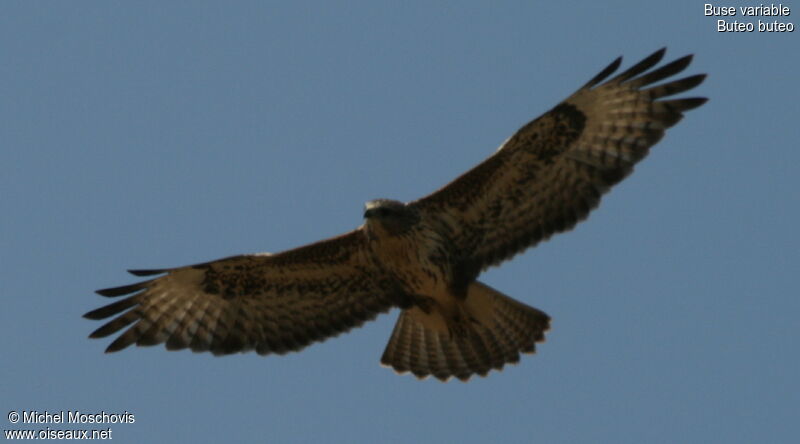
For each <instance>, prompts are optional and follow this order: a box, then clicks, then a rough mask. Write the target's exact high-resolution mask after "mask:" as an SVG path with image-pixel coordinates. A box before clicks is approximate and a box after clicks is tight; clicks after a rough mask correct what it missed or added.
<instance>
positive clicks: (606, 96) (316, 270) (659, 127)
mask: <svg viewBox="0 0 800 444" xmlns="http://www.w3.org/2000/svg"><path fill="white" fill-rule="evenodd" d="M664 52H665V49H661V50H659V51H657V52H655V53H654V54H652V55H650V56H649V57H647V58H645V59H644V60H642V61H641V62H639V63H637V64H636V65H634V66H633V67H631V68H629V69H628V70H627V71H625V72H623V73H621V74H619V75H617V76H616V77H613V78H611V79H610V80H608V81H606V82H604V83H601V82H603V81H604V80H605V79H606V78H607V77H609V76H610V75H611V74H612V73H613V72H614V71H616V70H617V68H618V67H619V66H620V62H621V58H618V59H617V60H615V61H614V62H613V63H611V65H609V66H608V67H607V68H605V69H604V70H603V71H602V72H600V73H599V74H598V75H596V76H595V77H594V78H592V79H591V80H590V81H589V82H588V83H587V84H586V85H584V86H583V87H582V88H580V89H579V90H578V91H577V92H575V93H574V94H572V95H571V96H570V97H569V98H567V99H566V100H565V101H563V102H561V103H560V104H558V105H557V106H556V107H555V108H553V109H551V110H550V111H548V112H547V113H545V114H544V115H542V116H541V117H539V118H537V119H536V120H534V121H532V122H530V123H528V124H527V125H525V126H523V127H522V128H521V129H520V130H519V131H517V133H516V134H514V135H513V136H512V137H511V138H510V139H508V140H507V141H506V142H505V143H504V144H503V145H502V146H501V147H500V149H498V150H497V151H496V152H495V153H494V154H493V155H492V156H490V157H489V158H488V159H486V160H485V161H484V162H482V163H481V164H479V165H477V166H476V167H474V168H473V169H472V170H470V171H469V172H467V173H465V174H464V175H462V176H461V177H459V178H457V179H456V180H455V181H453V182H452V183H450V184H449V185H447V186H445V187H444V188H442V189H440V190H438V191H436V192H435V193H433V194H431V195H429V196H427V197H424V198H422V199H419V200H416V201H413V202H409V203H402V202H398V201H394V200H388V199H378V200H373V201H370V202H367V204H366V208H365V212H364V218H365V222H364V224H363V225H361V226H360V227H358V228H356V229H355V230H353V231H351V232H349V233H347V234H344V235H341V236H338V237H334V238H331V239H328V240H323V241H320V242H317V243H314V244H310V245H307V246H304V247H300V248H297V249H293V250H288V251H284V252H282V253H278V254H249V255H241V256H234V257H229V258H226V259H220V260H216V261H212V262H206V263H202V264H197V265H191V266H186V267H178V268H169V269H161V270H131V271H130V272H131V273H132V274H134V275H136V276H155V275H161V276H159V277H154V278H152V279H150V280H147V281H144V282H140V283H136V284H133V285H126V286H123V287H116V288H109V289H105V290H99V291H98V292H97V293H99V294H100V295H103V296H108V297H117V296H124V295H128V296H127V297H126V298H124V299H121V300H119V301H117V302H114V303H112V304H110V305H106V306H104V307H101V308H98V309H96V310H93V311H90V312H89V313H86V315H84V316H85V317H86V318H89V319H105V318H109V317H114V316H115V317H114V318H113V319H112V320H110V321H109V322H108V323H106V324H105V325H103V326H102V327H100V328H98V329H97V330H95V331H94V332H93V333H92V334H91V335H90V337H92V338H101V337H105V336H108V335H111V334H113V333H116V332H118V331H120V330H122V329H125V328H126V327H127V330H125V332H124V333H122V334H121V335H120V336H119V337H117V338H116V339H115V340H114V341H113V342H112V343H111V344H110V345H109V346H108V348H107V349H106V351H107V352H114V351H117V350H121V349H123V348H125V347H128V346H129V345H131V344H136V345H154V344H160V343H165V344H166V348H167V349H169V350H176V349H184V348H190V349H192V350H193V351H196V352H200V351H210V352H212V353H214V354H215V355H225V354H230V353H236V352H245V351H251V350H255V351H256V352H257V353H259V354H262V355H267V354H270V353H277V354H284V353H287V352H290V351H298V350H301V349H302V348H304V347H305V346H307V345H309V344H310V343H312V342H314V341H323V340H325V339H326V338H328V337H330V336H335V335H337V334H339V333H342V332H345V331H348V330H350V329H351V328H353V327H357V326H360V325H361V324H363V323H364V322H365V321H368V320H371V319H373V318H375V316H376V315H377V314H378V313H382V312H386V311H388V310H389V309H391V308H392V307H399V308H400V309H401V312H400V317H399V319H398V320H397V325H396V326H395V328H394V331H393V332H392V336H391V338H390V339H389V344H388V345H387V347H386V350H385V351H384V353H383V357H382V358H381V362H382V363H383V364H385V365H387V366H391V367H393V368H394V369H395V370H396V371H398V372H400V373H403V372H407V371H410V372H411V373H413V374H414V375H416V376H417V377H420V378H424V377H426V376H429V375H433V376H435V377H436V378H438V379H441V380H447V379H448V378H450V377H451V376H456V377H457V378H459V379H461V380H467V379H469V377H470V376H471V375H473V374H475V373H477V374H479V375H481V376H485V375H486V374H487V373H488V372H489V371H490V370H491V369H501V368H502V367H503V365H504V364H505V363H507V362H512V363H513V362H517V361H519V353H520V352H523V353H525V352H528V353H532V352H534V351H535V345H536V343H537V342H540V341H543V340H544V332H545V331H546V330H547V329H548V327H549V324H550V317H549V316H547V315H546V314H545V313H543V312H542V311H540V310H537V309H535V308H533V307H530V306H528V305H525V304H523V303H522V302H518V301H516V300H514V299H512V298H510V297H508V296H506V295H504V294H502V293H500V292H499V291H497V290H495V289H493V288H491V287H489V286H487V285H485V284H483V283H481V282H478V281H477V280H476V278H477V277H478V275H479V274H480V273H481V272H482V271H483V270H485V269H486V268H488V267H490V266H492V265H497V264H499V263H501V262H503V261H505V260H507V259H509V258H511V257H512V256H514V255H515V254H517V253H520V252H521V251H523V250H525V249H526V248H528V247H531V246H533V245H535V244H537V243H538V242H539V241H542V240H545V239H547V238H549V237H550V236H552V235H553V234H555V233H559V232H562V231H566V230H569V229H571V228H572V227H573V226H574V225H575V224H576V223H577V222H578V221H580V220H583V219H584V218H586V217H587V215H588V214H589V212H590V211H591V210H592V209H593V208H594V207H596V206H597V205H598V203H599V202H600V197H601V196H602V195H603V193H605V192H606V191H607V190H608V189H609V188H610V187H611V186H612V185H614V184H616V183H617V182H619V181H621V180H622V179H623V178H624V177H625V176H627V175H628V174H629V173H630V172H631V171H632V169H633V165H634V164H635V163H636V162H638V161H640V160H641V159H642V158H643V157H644V156H645V155H647V153H648V150H649V148H650V147H651V146H653V144H655V143H656V142H657V141H658V140H659V139H661V137H662V136H663V135H664V131H665V130H666V129H667V128H669V127H671V126H672V125H674V124H676V123H677V122H678V121H679V120H680V119H681V117H682V116H683V112H684V111H687V110H690V109H693V108H697V107H698V106H700V105H702V104H703V103H704V102H705V101H706V99H705V98H678V99H674V98H673V99H666V100H665V99H664V98H665V97H668V96H671V95H673V94H677V93H681V92H684V91H687V90H689V89H692V88H694V87H695V86H697V85H698V84H700V83H701V82H702V81H703V79H704V78H705V75H702V74H700V75H693V76H689V77H685V78H682V79H679V80H670V81H668V82H665V83H661V84H658V85H653V84H654V83H656V82H659V81H661V80H664V79H666V78H668V77H670V76H673V75H675V74H677V73H679V72H681V71H683V70H684V69H685V68H686V67H687V66H688V65H689V63H690V61H691V58H692V57H691V56H685V57H682V58H680V59H678V60H675V61H673V62H671V63H669V64H666V65H664V66H661V67H660V68H657V69H653V70H650V69H651V68H653V67H654V66H655V65H656V64H657V63H658V62H659V61H660V60H661V58H662V57H663V55H664Z"/></svg>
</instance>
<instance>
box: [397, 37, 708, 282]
mask: <svg viewBox="0 0 800 444" xmlns="http://www.w3.org/2000/svg"><path fill="white" fill-rule="evenodd" d="M664 53H665V49H661V50H659V51H656V52H655V53H653V54H652V55H650V56H648V57H647V58H645V59H644V60H642V61H641V62H639V63H637V64H635V65H634V66H632V67H630V68H628V69H627V70H625V71H624V72H622V73H621V74H619V75H617V76H616V77H613V78H612V79H610V80H608V81H606V82H605V83H601V82H603V81H604V80H605V79H606V78H607V77H609V76H610V75H612V74H613V72H614V71H615V70H616V69H617V68H619V66H620V61H621V59H617V60H615V61H614V62H613V63H612V64H611V65H609V66H608V67H606V68H605V69H604V70H603V71H601V72H600V73H599V74H598V75H596V76H595V77H593V78H592V80H590V81H589V82H588V83H587V84H586V85H585V86H584V87H582V88H581V89H579V90H578V91H577V92H575V93H574V94H573V95H571V96H570V97H569V98H567V99H566V100H565V101H563V102H562V103H560V104H559V105H557V106H556V107H555V108H553V109H551V110H550V111H549V112H547V113H545V114H544V115H542V116H540V117H539V118H537V119H536V120H534V121H532V122H530V123H528V124H527V125H525V126H523V127H522V128H521V129H520V130H519V131H517V133H516V134H514V135H513V136H512V137H511V138H510V139H509V140H508V141H507V142H506V143H505V144H504V145H503V146H502V147H501V148H500V149H499V150H498V151H497V152H495V153H494V154H493V155H492V156H491V157H489V158H488V159H487V160H485V161H484V162H482V163H481V164H479V165H477V166H476V167H475V168H473V169H472V170H470V171H469V172H467V173H465V174H464V175H462V176H460V177H459V178H457V179H456V180H455V181H453V182H451V183H450V184H449V185H447V186H445V187H444V188H442V189H440V190H438V191H437V192H435V193H433V194H431V195H429V196H427V197H424V198H422V199H420V200H417V201H415V202H412V203H411V204H410V205H413V206H415V207H416V208H417V209H418V210H419V211H420V212H421V214H423V215H424V216H425V217H429V218H430V219H431V220H436V221H437V222H438V223H439V225H440V227H441V230H442V231H443V232H446V233H449V235H450V241H451V242H452V249H453V251H454V252H455V254H456V255H458V257H460V260H461V262H462V264H461V267H462V268H463V274H464V275H465V276H464V279H465V280H467V281H468V280H470V279H471V278H474V277H475V276H476V275H477V274H478V273H479V272H480V271H481V270H483V269H485V268H486V267H488V266H491V265H495V264H497V263H499V262H501V261H503V260H506V259H508V258H510V257H512V256H513V255H515V254H517V253H519V252H521V251H522V250H524V249H526V248H528V247H530V246H532V245H535V244H536V243H538V242H540V241H542V240H545V239H547V238H549V237H550V236H552V235H553V234H555V233H559V232H562V231H565V230H568V229H571V228H572V227H573V226H574V225H575V224H576V223H578V222H579V221H581V220H583V219H585V218H586V217H587V216H588V214H589V212H590V211H591V210H592V209H593V208H595V207H596V206H597V205H598V204H599V202H600V198H601V196H602V194H603V193H605V192H606V191H608V189H609V188H610V187H611V186H613V185H614V184H616V183H618V182H619V181H621V180H622V179H623V178H625V177H626V176H627V175H628V174H630V172H631V171H632V169H633V166H634V164H636V163H637V162H638V161H640V160H641V159H642V158H644V157H645V156H646V155H647V153H648V151H649V148H650V147H651V146H652V145H653V144H655V143H656V142H658V141H659V140H660V139H661V137H662V136H663V135H664V131H665V130H666V129H667V128H669V127H671V126H672V125H674V124H676V123H677V122H678V121H679V120H680V119H681V117H682V116H683V112H684V111H688V110H691V109H693V108H696V107H698V106H700V105H702V104H703V103H705V102H706V99H705V98H679V99H670V100H657V99H662V98H664V97H668V96H670V95H673V94H677V93H681V92H684V91H687V90H689V89H692V88H694V87H695V86H697V85H699V84H700V83H701V82H702V81H703V79H704V78H705V75H703V74H700V75H693V76H689V77H686V78H682V79H678V80H671V81H668V82H667V83H662V84H659V85H655V86H651V85H653V83H655V82H658V81H661V80H665V79H667V78H669V77H670V76H673V75H675V74H678V73H680V72H682V71H683V70H684V69H685V68H686V67H687V66H688V65H689V63H690V62H691V59H692V56H685V57H682V58H679V59H677V60H675V61H673V62H670V63H668V64H666V65H663V66H662V67H660V68H657V69H654V70H652V71H649V72H648V70H650V69H651V68H653V67H654V66H656V65H657V64H658V62H659V61H661V59H662V58H663V56H664ZM645 87H649V88H647V89H645Z"/></svg>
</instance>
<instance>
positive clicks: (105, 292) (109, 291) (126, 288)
mask: <svg viewBox="0 0 800 444" xmlns="http://www.w3.org/2000/svg"><path fill="white" fill-rule="evenodd" d="M146 285H147V282H139V283H138V284H131V285H123V286H121V287H112V288H103V289H102V290H96V291H95V293H97V294H99V295H100V296H105V297H108V298H113V297H115V296H123V295H126V294H130V293H133V292H134V291H139V290H142V289H144V288H145V286H146Z"/></svg>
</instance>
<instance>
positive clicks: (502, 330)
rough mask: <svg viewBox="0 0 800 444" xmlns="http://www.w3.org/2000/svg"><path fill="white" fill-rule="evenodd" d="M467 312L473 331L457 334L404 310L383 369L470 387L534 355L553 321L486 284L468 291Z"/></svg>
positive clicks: (436, 317) (435, 316)
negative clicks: (477, 377) (466, 383)
mask: <svg viewBox="0 0 800 444" xmlns="http://www.w3.org/2000/svg"><path fill="white" fill-rule="evenodd" d="M463 311H464V312H465V314H466V315H467V316H468V317H469V319H468V321H467V322H466V323H465V324H464V325H466V326H467V328H465V329H463V331H459V332H458V334H454V333H453V331H452V329H449V328H447V322H446V321H444V320H443V318H442V316H441V314H440V313H436V312H434V313H426V312H424V311H422V310H421V309H420V308H418V307H414V308H410V309H407V310H403V312H402V313H400V317H399V318H398V320H397V324H396V325H395V328H394V331H393V332H392V337H391V338H390V339H389V344H388V345H387V346H386V350H385V351H384V353H383V357H382V358H381V363H382V364H384V365H386V366H390V367H392V368H394V369H395V370H396V371H397V372H399V373H405V372H409V371H410V372H411V373H413V374H414V375H415V376H417V377H418V378H425V377H427V376H429V375H433V376H435V377H436V378H438V379H440V380H442V381H447V380H448V379H449V378H450V377H451V376H455V377H457V378H458V379H460V380H462V381H466V380H468V379H469V378H470V377H471V376H472V375H473V374H478V375H481V376H486V374H488V373H489V371H490V370H491V369H496V370H500V369H502V368H503V366H504V365H505V364H506V363H516V362H518V361H519V353H520V352H522V353H534V352H535V351H536V343H537V342H542V341H544V332H545V331H547V330H548V328H549V327H550V317H549V316H547V315H546V314H545V313H543V312H542V311H540V310H537V309H535V308H533V307H530V306H528V305H525V304H523V303H522V302H519V301H516V300H514V299H512V298H510V297H508V296H506V295H504V294H502V293H500V292H498V291H497V290H494V289H493V288H491V287H488V286H486V285H484V284H482V283H480V282H473V283H472V284H470V286H469V287H468V289H467V298H466V300H465V302H464V306H463Z"/></svg>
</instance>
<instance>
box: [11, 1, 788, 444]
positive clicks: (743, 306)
mask: <svg viewBox="0 0 800 444" xmlns="http://www.w3.org/2000/svg"><path fill="white" fill-rule="evenodd" d="M729 4H730V5H733V6H738V5H740V4H741V5H750V4H747V3H738V2H730V3H729ZM786 4H787V5H788V6H790V7H795V6H797V7H798V8H800V3H797V4H795V3H786ZM725 5H728V4H727V3H726V4H725ZM0 12H1V13H0V54H1V55H2V59H3V62H2V63H0V122H1V123H0V141H1V142H2V143H1V144H0V190H1V191H0V205H1V208H2V209H3V216H2V218H0V282H2V297H3V304H4V307H3V310H2V311H0V328H2V335H0V350H2V354H3V365H2V369H1V370H0V371H1V372H2V373H0V376H2V377H1V378H0V408H2V412H3V414H4V415H5V414H6V412H9V411H12V410H14V411H19V412H22V411H24V410H39V411H45V410H47V411H60V410H64V411H67V410H80V411H85V412H100V411H106V412H119V413H121V412H124V411H128V412H131V413H133V414H134V415H135V420H136V422H135V423H134V424H126V425H114V426H112V430H113V438H114V442H195V443H205V442H220V441H222V440H233V441H243V442H318V441H321V442H333V443H338V442H341V443H350V442H398V443H401V442H402V443H407V442H489V441H504V442H547V443H560V442H565V443H567V442H617V443H641V442H654V443H655V442H728V443H735V442H790V441H791V440H792V439H796V437H797V436H798V435H799V434H800V428H799V427H798V425H797V424H798V422H797V406H798V405H800V386H799V384H798V379H797V375H798V374H800V358H798V353H797V349H798V346H797V341H798V334H800V323H799V322H798V320H797V313H798V312H799V311H800V298H798V293H797V277H798V272H799V271H800V268H799V267H798V264H800V242H798V234H797V233H798V231H797V221H798V218H799V217H800V210H798V208H800V205H798V204H800V192H799V191H798V189H800V180H798V175H797V167H798V165H800V151H798V147H797V140H798V138H800V131H798V124H797V123H798V122H797V117H798V114H797V103H798V99H800V94H798V87H797V72H798V71H800V58H798V57H797V54H798V53H799V52H800V51H798V50H799V49H800V45H798V40H797V34H796V32H794V33H783V34H779V33H774V34H771V33H758V32H754V33H736V34H730V33H717V32H716V22H715V20H716V19H715V18H711V17H704V16H703V9H702V2H673V3H669V4H667V3H664V2H651V1H648V2H620V1H609V2H594V1H586V2H568V1H567V2H558V3H556V2H552V3H546V4H539V2H530V1H526V2H522V1H520V2H493V3H492V4H491V5H490V4H489V2H449V3H446V4H445V3H443V2H442V3H440V4H437V5H431V4H429V3H428V2H404V3H403V4H402V5H398V4H385V3H383V2H380V4H379V2H347V3H344V2H342V3H338V2H263V1H252V2H207V1H195V2H135V3H134V2H111V1H109V2H52V1H51V2H46V1H42V2H13V3H12V2H6V3H4V4H3V6H2V10H1V11H0ZM793 12H794V11H793ZM738 18H739V19H741V17H738ZM748 20H749V19H748ZM781 20H782V21H793V20H796V15H795V14H793V15H792V16H790V17H784V18H782V19H781ZM795 25H797V23H795ZM662 46H668V48H669V50H668V53H667V58H668V59H673V58H676V57H679V56H682V55H684V54H686V53H694V54H695V55H696V57H695V61H694V63H693V64H692V66H691V67H690V68H689V69H688V70H687V72H688V73H690V74H693V73H700V72H705V73H708V74H709V78H708V79H707V81H706V82H705V83H704V84H703V85H701V86H700V87H699V88H697V89H696V90H695V91H694V92H693V93H692V94H690V95H701V96H706V97H709V98H710V101H709V102H708V103H707V104H706V105H704V106H703V107H702V108H700V109H698V110H695V111H692V112H690V113H688V114H687V116H686V118H685V119H684V120H683V121H682V122H681V123H680V124H679V125H678V126H677V127H675V128H673V129H672V130H671V131H670V132H669V133H668V134H667V136H666V137H665V138H664V139H663V141H662V142H661V143H660V144H658V145H657V146H656V147H655V148H654V150H653V151H652V153H651V155H650V156H649V157H648V158H647V159H645V160H644V161H643V162H642V163H641V164H640V165H639V167H638V168H637V170H636V172H635V173H634V174H633V175H632V176H631V177H630V178H629V179H627V180H626V181H625V182H623V183H622V184H621V185H620V186H618V187H617V188H615V189H614V191H613V192H612V193H611V194H610V195H608V196H606V198H605V199H604V201H603V204H602V205H601V207H600V208H599V209H598V210H597V211H596V212H594V213H593V214H592V216H591V217H590V219H589V220H588V221H587V222H585V223H583V224H581V225H580V226H579V227H578V228H577V229H576V230H574V231H572V232H570V233H567V234H564V235H560V236H557V237H555V238H553V239H552V240H551V241H549V242H546V243H544V244H542V245H540V246H538V247H537V248H536V249H533V250H530V251H528V252H527V253H526V254H524V255H521V256H518V257H517V258H515V259H514V260H513V261H512V262H508V263H506V264H504V265H503V266H502V267H499V268H495V269H492V270H490V271H489V272H487V273H486V274H484V275H483V276H482V280H483V281H485V282H487V283H488V284H490V285H492V286H493V287H495V288H497V289H499V290H501V291H503V292H505V293H507V294H509V295H512V296H514V297H516V298H519V299H521V300H523V301H524V302H526V303H528V304H530V305H533V306H536V307H538V308H541V309H542V310H545V311H546V312H547V313H549V314H550V315H551V316H552V317H553V329H552V330H551V331H550V332H549V334H548V340H547V342H546V343H545V344H543V345H541V346H540V347H539V352H538V353H537V354H536V355H534V356H525V357H523V359H522V362H521V364H519V365H517V366H511V367H507V368H506V369H505V370H503V372H501V373H492V374H491V375H490V376H489V377H488V378H485V379H484V378H477V379H473V380H471V381H470V382H469V383H467V384H463V383H461V382H458V381H451V382H449V383H447V384H442V383H439V382H438V381H435V380H426V381H422V382H420V381H417V380H416V379H415V378H413V377H411V376H408V375H404V376H398V375H395V374H394V373H393V372H392V371H390V370H387V369H385V368H382V367H380V366H379V365H378V360H379V357H380V354H381V353H382V351H383V347H384V345H385V343H386V341H387V339H388V337H389V334H390V332H391V328H392V326H393V323H394V321H395V318H396V316H397V312H396V311H395V312H392V313H391V314H389V315H384V316H382V317H380V318H379V319H378V320H377V321H376V322H373V323H370V324H368V325H366V326H365V327H364V328H362V329H359V330H355V331H353V332H351V333H350V334H348V335H344V336H341V337H339V338H336V339H333V340H329V341H327V342H325V343H322V344H317V345H314V346H312V347H310V348H308V349H307V350H305V351H304V352H303V353H299V354H292V355H288V356H284V357H266V358H264V357H259V356H257V355H254V354H245V355H234V356H230V357H225V358H214V357H212V356H210V355H207V354H193V353H190V352H167V351H165V350H164V349H163V348H161V347H152V348H135V349H128V350H125V351H124V352H121V353H117V354H113V355H106V354H104V353H103V349H104V348H105V346H106V345H107V343H108V342H109V341H108V340H102V341H101V340H89V339H87V338H86V336H87V335H88V334H89V332H91V331H92V330H93V329H95V328H96V327H98V326H99V323H97V322H93V321H89V320H85V319H83V318H81V315H82V314H83V313H85V312H86V311H88V310H91V309H93V308H96V307H97V306H99V305H100V304H102V303H104V302H106V300H105V299H103V298H101V297H100V296H97V295H94V294H93V291H94V290H96V289H98V288H105V287H109V286H114V285H122V284H126V283H130V282H134V281H135V279H134V278H133V277H132V276H129V275H127V274H126V273H125V271H124V270H125V269H127V268H151V267H153V268H154V267H167V266H178V265H184V264H189V263H195V262H200V261H206V260H211V259H215V258H219V257H224V256H229V255H233V254H237V253H247V252H258V251H272V252H276V251H280V250H283V249H286V248H290V247H294V246H298V245H302V244H305V243H308V242H311V241H315V240H318V239H322V238H325V237H329V236H332V235H336V234H339V233H342V232H345V231H348V230H350V229H352V228H354V227H356V226H358V225H359V224H360V223H361V210H362V205H363V202H364V201H366V200H369V199H372V198H376V197H391V198H396V199H400V200H411V199H414V198H417V197H420V196H422V195H424V194H427V193H429V192H431V191H432V190H434V189H436V188H437V187H439V186H441V185H443V184H445V183H447V182H448V181H450V180H451V179H453V178H454V177H456V176H457V175H458V174H460V173H462V172H463V171H466V170H467V169H468V168H470V167H471V166H472V165H474V164H476V163H478V162H479V161H481V160H482V159H484V158H485V157H487V156H488V155H489V154H491V153H492V152H493V151H494V150H495V149H496V147H497V146H498V145H499V144H500V143H501V142H502V141H503V140H505V139H506V138H507V137H508V136H510V135H511V134H512V133H513V132H514V131H516V129H517V128H519V127H520V126H521V125H523V124H524V123H526V122H527V121H529V120H530V119H532V118H534V117H536V116H538V115H539V114H540V113H542V112H544V111H546V110H547V109H549V108H550V107H552V106H553V105H555V104H556V103H558V101H560V100H562V99H563V98H565V97H566V96H567V95H569V94H570V93H572V92H573V91H574V90H575V89H577V88H578V87H579V86H580V85H582V84H583V83H584V82H586V81H587V80H588V79H589V78H591V77H592V76H593V75H594V74H596V73H597V72H598V71H599V70H600V69H602V68H603V67H605V66H606V65H607V64H608V63H609V62H611V61H612V60H613V59H614V58H616V57H617V56H619V55H623V56H624V57H625V59H624V62H623V64H624V66H629V65H630V64H631V63H633V62H635V61H638V60H639V59H641V58H642V57H644V56H646V55H648V54H650V53H651V52H652V51H654V50H656V49H658V48H660V47H662ZM0 423H2V424H3V429H9V428H11V427H12V425H11V424H10V423H9V422H8V421H7V420H6V419H2V420H0ZM46 426H47V425H44V426H31V425H26V426H25V427H26V428H33V429H38V428H42V427H46ZM50 426H51V427H53V428H58V425H55V426H54V425H50ZM61 428H82V427H80V426H79V425H73V426H71V427H70V425H69V424H65V425H62V427H61Z"/></svg>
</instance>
